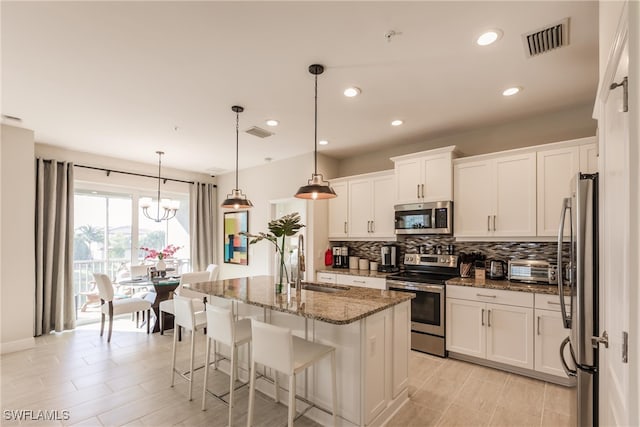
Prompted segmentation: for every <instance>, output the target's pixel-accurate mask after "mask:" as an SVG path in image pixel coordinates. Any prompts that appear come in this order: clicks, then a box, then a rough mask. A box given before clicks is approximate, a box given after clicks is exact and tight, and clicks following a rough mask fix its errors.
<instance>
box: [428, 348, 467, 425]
mask: <svg viewBox="0 0 640 427" xmlns="http://www.w3.org/2000/svg"><path fill="white" fill-rule="evenodd" d="M447 360H452V359H447ZM464 363H467V362H464ZM471 371H473V365H472V367H471ZM470 377H471V372H469V374H468V375H467V377H466V378H465V379H464V381H463V382H462V385H461V386H460V388H459V389H458V391H457V392H456V393H455V394H454V395H453V396H451V402H450V403H449V404H448V405H447V407H446V408H445V410H444V411H442V415H440V418H438V421H436V426H438V425H440V421H442V419H443V418H444V416H445V414H446V413H447V411H449V409H451V406H453V403H454V402H455V400H456V397H457V396H458V395H459V394H460V393H462V389H463V388H464V386H465V384H467V382H468V381H469V378H470Z"/></svg>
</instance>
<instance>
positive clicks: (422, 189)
mask: <svg viewBox="0 0 640 427" xmlns="http://www.w3.org/2000/svg"><path fill="white" fill-rule="evenodd" d="M421 186H422V198H423V199H424V184H421Z"/></svg>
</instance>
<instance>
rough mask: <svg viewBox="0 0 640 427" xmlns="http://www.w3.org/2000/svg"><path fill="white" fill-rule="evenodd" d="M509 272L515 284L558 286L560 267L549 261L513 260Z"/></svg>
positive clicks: (510, 262) (510, 278)
mask: <svg viewBox="0 0 640 427" xmlns="http://www.w3.org/2000/svg"><path fill="white" fill-rule="evenodd" d="M508 271H509V280H510V281H513V282H523V283H543V284H548V285H557V284H558V266H557V265H555V264H551V263H550V262H548V261H538V260H533V259H512V260H510V261H509V269H508Z"/></svg>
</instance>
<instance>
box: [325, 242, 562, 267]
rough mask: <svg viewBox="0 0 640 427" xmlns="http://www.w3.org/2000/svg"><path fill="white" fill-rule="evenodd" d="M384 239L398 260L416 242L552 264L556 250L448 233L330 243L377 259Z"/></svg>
mask: <svg viewBox="0 0 640 427" xmlns="http://www.w3.org/2000/svg"><path fill="white" fill-rule="evenodd" d="M388 243H390V244H395V245H397V246H398V249H399V252H400V254H399V261H400V264H402V258H403V257H404V254H405V253H418V251H419V249H418V248H419V247H420V246H426V249H427V251H428V252H431V250H432V249H433V250H434V251H435V248H436V247H437V246H438V245H440V246H442V248H443V250H444V249H445V248H446V247H447V245H450V244H452V245H454V247H455V252H454V253H455V254H459V253H460V252H465V253H470V252H481V253H482V254H484V255H485V256H486V257H487V259H492V258H497V259H502V260H504V261H508V260H510V259H537V260H544V261H549V262H552V263H554V264H555V263H556V262H557V260H556V257H557V253H558V249H557V243H555V242H456V240H455V238H454V237H451V236H406V237H399V238H398V241H397V242H371V241H356V242H352V241H349V242H332V246H348V247H349V255H351V256H357V257H360V258H366V259H368V260H370V261H378V262H380V261H381V259H380V248H381V247H382V246H383V245H385V244H388Z"/></svg>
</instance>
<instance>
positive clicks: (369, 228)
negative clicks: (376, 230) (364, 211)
mask: <svg viewBox="0 0 640 427" xmlns="http://www.w3.org/2000/svg"><path fill="white" fill-rule="evenodd" d="M367 233H371V221H367Z"/></svg>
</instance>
